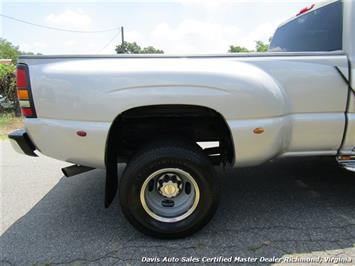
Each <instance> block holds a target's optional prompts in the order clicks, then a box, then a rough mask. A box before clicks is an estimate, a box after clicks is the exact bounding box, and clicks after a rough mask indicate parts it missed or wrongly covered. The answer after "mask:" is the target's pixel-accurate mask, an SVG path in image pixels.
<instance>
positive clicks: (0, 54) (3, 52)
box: [0, 38, 41, 64]
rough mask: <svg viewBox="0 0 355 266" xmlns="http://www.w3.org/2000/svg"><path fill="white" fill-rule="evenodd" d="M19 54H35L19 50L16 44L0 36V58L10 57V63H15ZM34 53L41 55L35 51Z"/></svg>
mask: <svg viewBox="0 0 355 266" xmlns="http://www.w3.org/2000/svg"><path fill="white" fill-rule="evenodd" d="M20 55H35V53H32V52H23V51H20V50H19V47H18V46H15V45H13V44H12V43H11V42H9V41H7V40H6V39H4V38H0V58H1V59H11V60H12V63H14V64H16V62H17V58H18V57H19V56H20ZM36 55H41V54H40V53H37V54H36Z"/></svg>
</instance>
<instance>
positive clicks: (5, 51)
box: [0, 38, 21, 63]
mask: <svg viewBox="0 0 355 266" xmlns="http://www.w3.org/2000/svg"><path fill="white" fill-rule="evenodd" d="M20 54H21V52H20V50H19V48H18V46H14V45H13V44H12V43H11V42H9V41H7V40H6V39H4V38H0V58H3V59H11V60H12V62H13V63H16V60H17V58H18V56H19V55H20Z"/></svg>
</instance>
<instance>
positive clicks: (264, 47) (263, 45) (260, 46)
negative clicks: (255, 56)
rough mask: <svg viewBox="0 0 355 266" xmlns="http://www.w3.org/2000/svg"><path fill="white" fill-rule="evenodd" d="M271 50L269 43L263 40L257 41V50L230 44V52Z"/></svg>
mask: <svg viewBox="0 0 355 266" xmlns="http://www.w3.org/2000/svg"><path fill="white" fill-rule="evenodd" d="M268 50H269V44H268V43H264V42H263V41H256V42H255V50H249V49H248V48H245V47H242V46H233V45H231V46H229V50H228V52H229V53H250V52H255V51H256V52H267V51H268Z"/></svg>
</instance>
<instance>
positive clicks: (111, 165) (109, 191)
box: [105, 154, 118, 208]
mask: <svg viewBox="0 0 355 266" xmlns="http://www.w3.org/2000/svg"><path fill="white" fill-rule="evenodd" d="M116 158H117V157H116V154H110V155H109V156H108V158H107V160H106V184H105V208H108V207H110V205H111V203H112V201H113V200H114V199H115V196H116V194H117V189H118V174H117V172H118V169H117V159H116Z"/></svg>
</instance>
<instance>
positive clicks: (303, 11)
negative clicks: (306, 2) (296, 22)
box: [297, 4, 315, 16]
mask: <svg viewBox="0 0 355 266" xmlns="http://www.w3.org/2000/svg"><path fill="white" fill-rule="evenodd" d="M314 6H315V4H313V5H311V6H310V7H305V8H303V9H301V10H300V12H298V14H297V16H300V15H302V14H303V13H306V12H308V11H309V10H311V9H313V7H314Z"/></svg>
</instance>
